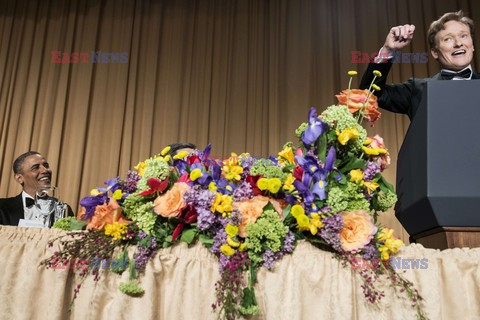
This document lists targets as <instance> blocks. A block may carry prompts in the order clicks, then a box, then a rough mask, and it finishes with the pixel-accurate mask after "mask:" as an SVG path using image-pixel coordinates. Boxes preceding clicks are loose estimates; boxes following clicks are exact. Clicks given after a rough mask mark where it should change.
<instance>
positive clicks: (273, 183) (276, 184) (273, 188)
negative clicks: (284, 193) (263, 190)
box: [268, 178, 282, 193]
mask: <svg viewBox="0 0 480 320" xmlns="http://www.w3.org/2000/svg"><path fill="white" fill-rule="evenodd" d="M281 186H282V181H281V180H280V179H278V178H271V179H268V191H270V192H271V193H277V192H278V190H280V187H281Z"/></svg>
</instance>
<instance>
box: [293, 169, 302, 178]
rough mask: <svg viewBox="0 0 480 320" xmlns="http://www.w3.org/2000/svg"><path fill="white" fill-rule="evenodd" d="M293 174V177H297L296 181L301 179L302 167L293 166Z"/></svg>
mask: <svg viewBox="0 0 480 320" xmlns="http://www.w3.org/2000/svg"><path fill="white" fill-rule="evenodd" d="M293 176H294V177H295V179H297V180H298V181H302V177H303V168H302V167H295V169H293Z"/></svg>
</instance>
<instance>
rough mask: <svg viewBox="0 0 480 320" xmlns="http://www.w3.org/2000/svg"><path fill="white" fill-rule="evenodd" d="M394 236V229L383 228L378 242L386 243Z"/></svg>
mask: <svg viewBox="0 0 480 320" xmlns="http://www.w3.org/2000/svg"><path fill="white" fill-rule="evenodd" d="M392 236H393V229H390V228H383V229H382V231H381V232H380V234H379V235H378V240H380V241H386V240H387V239H390V238H391V237H392Z"/></svg>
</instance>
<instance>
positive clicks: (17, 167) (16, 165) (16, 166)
mask: <svg viewBox="0 0 480 320" xmlns="http://www.w3.org/2000/svg"><path fill="white" fill-rule="evenodd" d="M35 154H40V153H39V152H37V151H27V152H25V153H23V154H21V155H19V156H18V158H17V159H15V161H14V162H13V173H14V174H17V173H20V172H21V171H22V166H23V163H24V162H25V159H26V158H28V157H30V156H33V155H35Z"/></svg>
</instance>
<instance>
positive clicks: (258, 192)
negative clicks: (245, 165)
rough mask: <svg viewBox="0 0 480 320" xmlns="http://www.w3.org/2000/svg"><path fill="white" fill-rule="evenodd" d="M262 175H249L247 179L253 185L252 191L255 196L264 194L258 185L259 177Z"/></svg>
mask: <svg viewBox="0 0 480 320" xmlns="http://www.w3.org/2000/svg"><path fill="white" fill-rule="evenodd" d="M260 178H261V176H248V177H247V178H246V179H245V181H247V182H248V183H250V186H251V187H252V192H253V195H255V196H260V195H262V194H263V193H262V190H260V189H259V188H258V187H257V181H258V179H260Z"/></svg>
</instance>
